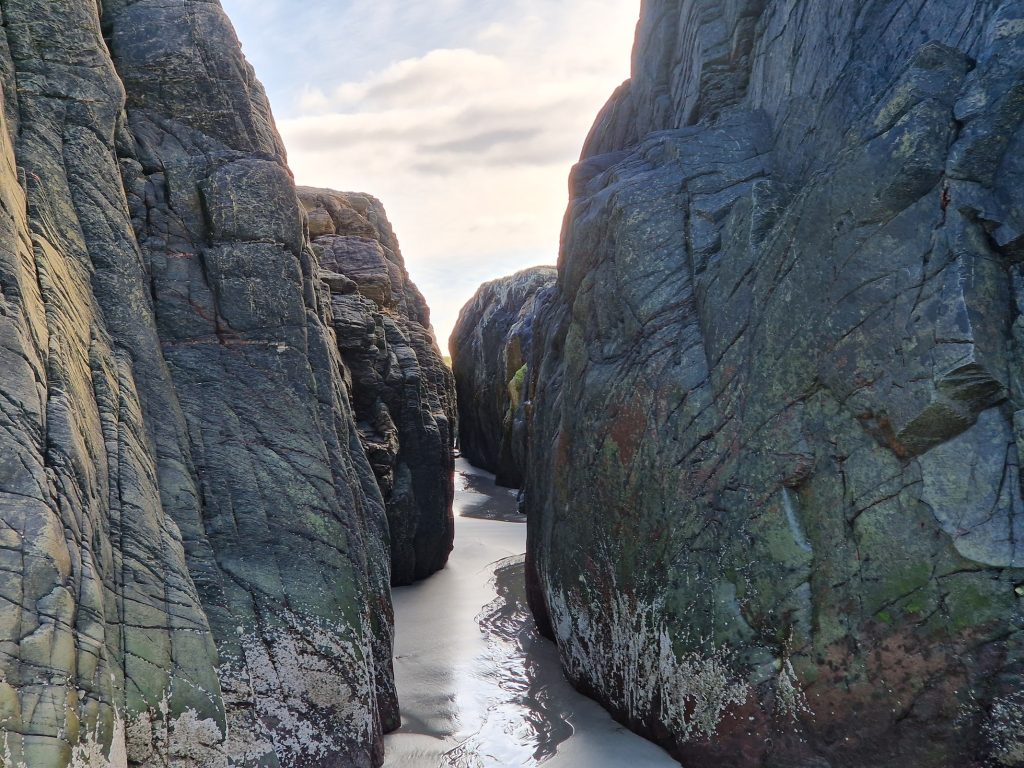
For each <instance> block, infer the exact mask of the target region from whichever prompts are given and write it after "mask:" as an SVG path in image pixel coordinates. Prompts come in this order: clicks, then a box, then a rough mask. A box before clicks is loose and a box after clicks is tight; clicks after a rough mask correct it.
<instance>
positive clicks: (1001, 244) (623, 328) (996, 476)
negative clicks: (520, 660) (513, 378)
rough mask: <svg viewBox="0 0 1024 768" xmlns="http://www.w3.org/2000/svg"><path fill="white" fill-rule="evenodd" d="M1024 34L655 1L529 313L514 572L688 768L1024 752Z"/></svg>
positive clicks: (892, 10)
mask: <svg viewBox="0 0 1024 768" xmlns="http://www.w3.org/2000/svg"><path fill="white" fill-rule="evenodd" d="M1022 33H1024V4H1022V3H1020V2H1016V1H1010V0H1006V1H1003V2H998V1H997V2H987V0H978V1H977V2H973V1H972V2H963V3H953V4H948V3H935V2H927V1H925V0H920V1H918V2H911V3H904V2H897V0H879V1H878V2H871V3H857V2H845V1H844V2H836V3H793V2H770V1H769V2H765V1H764V0H727V1H726V2H714V3H712V2H691V1H689V0H654V1H652V2H647V3H644V7H643V14H642V18H641V22H640V26H639V30H638V37H637V47H636V52H635V56H634V72H633V78H632V79H631V80H630V81H629V82H627V83H626V84H625V85H624V86H623V87H622V88H620V89H619V90H618V91H617V92H616V94H615V95H614V96H613V97H612V100H611V101H610V102H609V104H608V106H607V108H606V109H605V110H604V111H603V112H602V114H601V115H600V116H599V118H598V120H597V123H596V125H595V127H594V130H593V132H592V134H591V136H590V138H589V140H588V143H587V147H586V149H585V151H584V156H583V159H582V161H581V162H580V164H579V165H578V166H577V167H576V169H575V170H574V172H573V176H572V180H571V202H570V207H569V212H568V215H567V218H566V223H565V230H564V238H563V248H562V253H561V256H560V260H559V274H558V283H557V289H555V290H554V291H552V292H550V293H549V294H548V296H547V297H546V298H545V300H544V301H543V302H541V304H540V305H539V306H538V308H537V310H536V316H535V317H534V318H533V320H532V324H533V332H534V343H533V352H532V354H531V356H530V357H529V358H528V359H527V360H526V361H525V362H526V363H528V365H529V377H528V379H529V386H528V395H527V396H528V398H529V399H530V400H531V401H532V406H531V414H532V416H531V423H530V426H529V430H528V433H529V447H528V452H527V459H526V466H527V471H526V484H525V498H526V507H527V512H528V515H529V525H530V551H529V555H528V566H529V573H528V579H529V582H530V586H531V599H532V603H533V607H534V610H535V613H536V615H537V618H538V622H539V624H540V625H541V627H542V628H544V629H545V630H546V631H547V632H548V633H549V634H551V635H552V636H553V637H555V638H556V639H557V641H558V643H559V646H560V649H561V653H562V656H563V661H564V663H565V667H566V669H567V671H568V673H569V674H570V676H571V677H572V679H573V681H574V682H575V683H576V684H577V685H578V686H579V687H580V688H581V689H583V690H585V691H587V692H589V693H591V694H592V695H593V696H595V697H596V698H598V699H599V700H601V701H602V702H604V703H605V704H606V705H607V706H608V707H609V708H610V709H611V710H612V711H613V712H614V713H615V714H616V716H617V717H619V719H621V720H622V721H623V722H624V723H627V724H628V725H629V726H630V727H632V728H634V729H636V730H638V731H640V732H642V733H644V734H647V735H649V736H650V737H652V738H654V739H656V740H657V741H659V742H660V743H662V744H664V745H666V746H667V747H668V748H670V749H671V750H672V751H673V752H674V754H676V755H677V756H678V757H679V758H680V760H682V761H683V763H684V765H686V766H688V768H703V767H704V766H707V767H708V768H710V767H711V766H714V767H715V768H753V767H754V766H759V767H763V766H771V767H772V768H781V767H782V766H801V767H807V768H810V767H811V766H813V767H814V768H867V767H868V766H871V768H896V767H897V766H907V765H913V766H915V768H954V767H955V768H964V767H965V766H969V767H975V768H981V766H1020V765H1024V763H1022V757H1021V750H1020V739H1019V731H1020V707H1019V704H1020V702H1019V692H1020V690H1021V688H1022V686H1024V678H1022V674H1024V631H1022V629H1024V611H1022V604H1024V603H1022V601H1021V599H1020V597H1019V593H1018V592H1017V591H1016V590H1017V588H1018V587H1019V585H1020V583H1021V581H1022V579H1024V501H1022V496H1021V478H1020V471H1019V454H1020V447H1021V445H1022V444H1021V442H1020V435H1021V434H1022V432H1021V429H1020V425H1021V424H1022V423H1024V420H1022V419H1021V416H1020V414H1021V413H1022V409H1024V395H1022V390H1021V381H1022V378H1021V375H1020V374H1021V362H1020V360H1021V358H1020V354H1021V353H1020V350H1021V346H1020V343H1021V335H1020V331H1021V328H1022V325H1021V320H1020V313H1021V308H1022V307H1024V299H1022V294H1021V286H1022V284H1024V283H1022V273H1021V259H1020V250H1019V244H1020V232H1021V231H1022V230H1021V222H1022V221H1024V199H1022V197H1021V189H1022V185H1021V180H1022V178H1024V167H1022V166H1021V160H1020V158H1021V157H1022V155H1021V153H1020V151H1019V150H1020V148H1021V146H1022V144H1021V142H1022V141H1024V127H1022V125H1024V123H1022V121H1024V108H1022V105H1024V101H1022V99H1021V98H1020V94H1021V93H1022V88H1024V76H1022V72H1024V37H1022ZM456 372H457V374H458V370H457V371H456ZM504 381H507V379H505V380H502V382H501V385H502V386H503V385H504ZM461 387H462V385H461V382H460V395H461V394H463V390H462V388H461ZM471 394H472V393H471V392H467V394H466V395H464V397H465V396H470V395H471ZM464 407H467V406H464ZM468 407H474V406H468ZM636 637H646V638H647V641H646V642H643V643H640V644H639V645H638V644H636V643H635V642H634V641H633V639H634V638H636ZM659 649H660V650H659ZM662 651H664V654H662ZM663 662H665V663H668V662H671V663H669V664H668V666H667V667H666V664H665V663H663ZM667 669H674V670H677V671H678V675H677V674H675V673H673V674H667V673H666V670H667ZM680 676H681V677H680ZM709 691H717V692H718V693H717V695H716V696H711V695H710V694H709ZM638 692H639V694H638Z"/></svg>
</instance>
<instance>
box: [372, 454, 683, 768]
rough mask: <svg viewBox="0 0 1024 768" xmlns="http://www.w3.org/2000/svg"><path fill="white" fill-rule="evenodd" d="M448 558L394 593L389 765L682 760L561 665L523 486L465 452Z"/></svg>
mask: <svg viewBox="0 0 1024 768" xmlns="http://www.w3.org/2000/svg"><path fill="white" fill-rule="evenodd" d="M455 515H456V525H455V531H456V533H455V551H454V552H453V553H452V556H451V559H450V560H449V562H448V567H447V568H446V569H445V570H444V571H442V572H441V573H439V574H437V575H435V576H433V577H432V578H430V579H428V580H427V581H425V582H422V583H420V584H416V585H414V586H411V587H403V588H400V589H396V590H395V593H394V602H395V622H396V642H395V676H396V680H397V684H398V694H399V699H400V701H401V703H402V728H401V729H400V730H399V731H397V732H395V733H393V734H391V735H390V736H388V737H387V739H386V748H387V759H386V762H385V767H386V768H513V767H517V766H524V767H526V766H538V765H541V764H544V765H545V766H550V768H570V767H573V766H587V767H588V768H606V767H607V768H612V767H613V766H615V767H620V766H623V765H629V766H630V768H660V767H661V766H672V767H674V768H678V765H679V763H677V762H676V761H675V760H673V759H672V758H671V757H669V755H668V754H667V753H666V752H664V751H663V750H661V749H659V748H658V747H656V746H655V745H654V744H652V743H650V742H649V741H647V740H645V739H643V738H641V737H640V736H637V735H636V734H634V733H631V732H630V731H627V730H626V729H625V728H623V727H622V726H620V725H619V724H618V723H616V722H615V721H614V720H613V719H612V718H611V717H610V716H609V715H608V713H607V712H606V711H605V710H604V709H602V708H601V707H600V706H599V705H598V704H597V703H595V702H593V701H591V700H590V699H588V698H586V697H585V696H583V695H582V694H580V693H578V692H577V691H576V690H575V689H573V687H572V686H571V685H570V684H569V682H568V681H567V680H566V679H565V677H564V675H563V674H562V671H561V667H560V665H559V661H558V651H557V649H556V648H555V646H554V645H553V644H552V643H550V642H548V641H547V640H545V639H544V638H542V637H541V636H540V635H539V634H538V633H537V632H536V629H535V628H534V626H533V620H532V618H531V617H530V614H529V609H528V608H527V605H526V593H525V586H524V570H523V555H524V552H525V551H526V525H525V524H524V520H523V518H522V517H521V516H520V515H518V514H517V512H516V501H515V495H514V492H511V491H509V490H507V489H503V488H499V487H497V486H495V485H494V478H493V476H492V475H490V474H488V473H486V472H483V471H482V470H479V469H476V468H474V467H472V466H471V465H469V464H468V463H467V462H465V461H464V460H461V459H460V460H459V464H458V466H457V476H456V497H455Z"/></svg>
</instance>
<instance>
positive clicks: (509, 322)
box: [449, 267, 556, 487]
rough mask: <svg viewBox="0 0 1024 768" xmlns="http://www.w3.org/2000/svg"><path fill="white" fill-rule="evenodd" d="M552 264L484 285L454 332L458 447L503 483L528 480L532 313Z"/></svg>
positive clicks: (551, 272) (550, 279) (513, 484)
mask: <svg viewBox="0 0 1024 768" xmlns="http://www.w3.org/2000/svg"><path fill="white" fill-rule="evenodd" d="M555 274H556V273H555V269H554V267H534V268H532V269H526V270H523V271H522V272H518V273H516V274H515V275H511V276H509V277H506V278H501V279H499V280H494V281H492V282H490V283H486V284H485V285H483V286H481V288H480V290H478V291H477V293H476V295H475V296H474V297H473V298H472V299H471V300H470V302H469V303H468V304H466V306H465V307H463V309H462V312H461V313H460V314H459V320H458V322H457V323H456V325H455V329H454V330H453V331H452V337H451V340H450V342H449V348H450V350H451V353H452V370H453V371H454V373H455V382H456V389H457V391H458V395H459V397H458V403H459V448H460V449H461V451H462V454H463V455H464V456H465V457H466V458H467V459H468V460H469V461H470V462H471V463H473V464H474V465H475V466H478V467H480V468H482V469H486V470H488V471H490V472H493V473H494V474H495V475H496V477H497V481H498V483H499V484H501V485H507V486H511V487H518V486H520V485H521V484H522V480H523V471H524V468H525V466H526V464H525V461H526V457H525V454H526V430H527V422H528V417H527V411H528V404H527V400H528V398H527V397H526V392H527V390H526V386H527V372H528V369H529V366H528V365H527V360H529V358H530V354H531V352H530V345H531V341H532V338H533V318H534V315H535V314H536V307H537V303H538V302H539V301H541V300H542V295H543V293H544V291H545V289H547V288H550V287H552V286H553V285H554V283H555Z"/></svg>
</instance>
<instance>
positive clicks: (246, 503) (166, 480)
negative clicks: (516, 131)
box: [0, 0, 450, 768]
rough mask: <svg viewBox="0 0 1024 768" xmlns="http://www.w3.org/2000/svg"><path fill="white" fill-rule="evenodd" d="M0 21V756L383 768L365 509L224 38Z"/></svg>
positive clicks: (255, 121)
mask: <svg viewBox="0 0 1024 768" xmlns="http://www.w3.org/2000/svg"><path fill="white" fill-rule="evenodd" d="M0 13H2V28H0V84H2V87H3V106H4V110H3V115H2V118H3V125H2V128H3V130H0V157H2V160H3V162H2V163H0V204H2V216H0V425H2V428H0V523H2V524H0V537H2V544H0V563H2V565H0V568H2V570H3V572H4V576H3V578H2V579H0V597H2V600H0V739H2V746H0V763H2V764H3V765H4V766H5V767H6V768H25V767H29V768H65V766H69V765H70V766H75V767H76V768H85V767H86V766H88V767H89V768H100V767H105V766H108V765H109V766H115V767H116V768H125V766H126V765H131V766H144V767H145V768H151V767H156V766H171V765H173V766H195V767H196V768H199V767H202V768H228V766H231V767H233V768H240V767H244V768H256V766H259V767H260V768H274V767H276V766H286V767H288V768H305V767H312V766H318V767H320V766H325V767H326V766H329V767H331V768H339V767H342V766H344V767H346V768H347V767H349V766H353V767H354V766H359V767H363V766H371V765H377V764H379V763H380V762H381V760H382V742H381V734H382V732H383V731H384V730H386V729H389V728H393V727H396V726H397V724H398V712H397V703H396V699H395V691H394V685H393V680H392V674H391V645H392V643H391V637H392V628H391V626H392V623H391V606H390V596H389V582H390V579H391V573H390V571H391V568H390V560H391V558H390V555H389V552H388V540H389V531H388V520H387V516H386V511H385V505H384V500H383V498H382V495H381V492H380V489H379V487H378V484H377V482H376V477H375V474H374V472H373V468H372V467H371V464H370V462H369V461H368V460H367V458H366V453H365V451H364V449H363V447H362V445H361V443H360V435H359V430H358V428H357V425H356V418H355V415H354V413H353V410H352V407H351V405H350V398H351V392H350V389H351V386H350V385H351V382H350V381H347V380H346V376H345V374H344V370H345V369H344V365H343V363H342V360H341V356H340V355H339V352H338V347H339V339H338V338H337V336H336V333H335V331H334V329H333V328H332V307H331V301H330V296H329V292H327V291H325V290H324V288H323V283H322V282H321V278H322V276H321V271H320V266H319V264H318V260H317V257H316V254H315V252H314V250H313V248H312V247H311V244H310V242H309V239H308V237H307V236H306V234H305V229H304V223H303V222H304V215H303V211H302V209H301V207H300V204H299V202H298V199H297V197H296V190H295V187H294V184H293V182H292V179H291V175H290V173H289V171H288V169H287V166H286V163H285V152H284V148H283V146H282V144H281V140H280V138H279V137H278V134H277V132H276V129H275V127H274V123H273V120H272V117H271V114H270V109H269V106H268V104H267V100H266V97H265V95H264V93H263V90H262V88H261V86H260V84H259V83H258V81H257V80H256V79H255V76H254V74H253V72H252V69H251V68H250V67H249V65H248V64H247V63H246V62H245V60H244V58H243V57H242V54H241V52H240V47H239V44H238V41H237V39H236V38H235V35H234V32H233V31H232V28H231V26H230V24H229V22H228V21H227V19H226V17H225V16H224V14H223V12H222V10H221V7H220V5H219V4H218V3H217V2H209V1H205V0H204V1H200V0H177V1H176V2H173V3H171V2H166V0H105V2H103V3H102V4H97V3H95V2H85V1H84V0H5V1H4V2H3V3H0ZM420 311H421V313H422V311H423V310H422V307H421V308H420ZM360 338H362V337H360ZM406 375H408V376H412V375H414V374H413V373H412V372H411V371H410V372H407V374H406ZM424 375H426V374H424ZM424 386H428V385H427V384H424ZM438 471H439V472H443V471H447V470H446V469H445V468H444V467H439V469H438ZM448 482H450V477H449V478H448ZM442 484H443V482H442Z"/></svg>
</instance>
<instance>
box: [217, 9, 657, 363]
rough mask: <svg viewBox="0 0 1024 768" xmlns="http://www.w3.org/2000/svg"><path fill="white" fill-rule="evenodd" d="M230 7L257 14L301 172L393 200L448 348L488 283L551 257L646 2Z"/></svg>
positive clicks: (249, 20)
mask: <svg viewBox="0 0 1024 768" xmlns="http://www.w3.org/2000/svg"><path fill="white" fill-rule="evenodd" d="M224 5H225V7H227V8H228V10H229V12H234V13H236V19H235V20H236V22H237V21H238V17H237V13H239V12H243V11H245V10H246V9H249V10H252V12H253V14H254V15H253V16H251V17H250V16H248V15H247V13H244V12H243V13H242V16H243V17H244V23H241V24H239V33H240V36H241V37H242V39H243V42H244V43H245V45H246V50H247V52H248V54H249V56H250V58H252V59H253V60H254V64H255V65H256V68H257V71H258V72H259V73H260V75H261V77H263V79H264V81H265V82H266V83H267V86H268V91H269V92H270V96H271V100H272V102H273V104H274V107H275V110H276V113H277V115H278V118H279V119H278V123H279V127H280V130H281V133H282V135H283V137H284V139H285V142H286V144H287V146H288V150H289V157H290V161H291V164H292V167H293V170H294V171H295V175H296V178H297V179H298V181H299V182H300V183H303V184H311V185H315V186H327V187H335V188H340V189H360V190H365V191H367V192H371V193H373V194H375V195H377V196H378V197H380V198H381V199H382V200H383V201H384V204H385V206H386V207H387V208H388V212H389V215H390V217H391V219H392V221H393V223H394V225H395V229H396V231H397V232H398V235H399V238H400V239H401V242H402V249H403V252H404V254H405V257H406V261H407V263H408V265H409V269H410V272H411V273H412V276H413V278H414V279H415V280H416V281H417V282H418V284H419V286H420V288H421V290H423V292H424V293H425V295H426V296H427V300H428V302H429V303H430V305H431V307H432V309H433V316H434V321H435V326H436V327H437V330H438V335H439V337H440V338H441V341H442V344H444V343H445V340H446V339H447V336H448V334H449V333H450V330H451V326H452V324H453V323H454V320H455V317H456V316H457V313H458V310H459V309H460V308H461V306H462V304H463V303H464V302H465V301H467V300H468V299H469V298H470V297H471V296H472V294H473V293H474V292H475V290H476V288H477V286H478V284H479V283H480V282H483V281H485V280H490V279H493V278H495V277H498V276H500V275H502V274H507V273H509V272H512V271H515V270H517V269H521V268H523V267H525V266H529V265H531V264H540V263H549V264H550V263H554V261H555V259H556V257H557V251H558V242H559V234H560V230H561V221H562V216H563V213H564V211H565V207H566V204H567V201H568V195H567V188H566V179H567V176H568V172H569V169H570V167H571V165H572V164H573V163H574V162H575V160H576V159H577V158H578V156H579V151H580V148H581V146H582V144H583V140H584V139H585V137H586V135H587V133H588V131H589V128H590V126H591V124H592V122H593V120H594V117H595V116H596V114H597V112H598V110H599V109H600V107H601V106H602V105H603V103H604V102H605V100H606V99H607V98H608V96H609V95H610V94H611V92H612V91H613V90H614V89H615V87H617V86H618V85H619V84H620V83H621V82H622V80H624V79H625V78H626V77H627V76H628V73H629V56H630V47H631V43H632V37H633V28H634V26H635V22H636V18H637V16H638V15H639V5H640V3H639V0H560V2H551V0H504V1H503V2H497V0H473V1H471V0H434V1H433V2H431V3H413V2H405V1H402V2H400V1H399V0H373V1H372V2H371V0H349V1H348V2H344V3H341V4H339V3H337V2H336V0H304V2H302V3H297V2H291V1H286V0H224ZM233 6H234V8H233ZM339 6H340V7H339ZM257 20H258V22H259V23H258V24H257V23H256V21H257ZM268 73H269V74H268Z"/></svg>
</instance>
